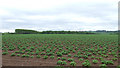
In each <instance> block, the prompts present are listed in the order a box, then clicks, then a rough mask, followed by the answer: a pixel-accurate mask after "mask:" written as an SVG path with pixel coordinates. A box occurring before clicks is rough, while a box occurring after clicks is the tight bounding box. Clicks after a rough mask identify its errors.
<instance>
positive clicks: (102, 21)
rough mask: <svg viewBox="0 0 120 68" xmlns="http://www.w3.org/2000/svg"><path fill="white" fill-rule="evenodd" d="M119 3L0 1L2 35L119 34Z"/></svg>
mask: <svg viewBox="0 0 120 68" xmlns="http://www.w3.org/2000/svg"><path fill="white" fill-rule="evenodd" d="M118 2H119V1H118V0H1V1H0V25H1V27H0V32H14V30H15V29H32V30H37V31H45V30H71V31H73V30H75V31H85V30H87V31H88V30H92V31H94V30H118Z"/></svg>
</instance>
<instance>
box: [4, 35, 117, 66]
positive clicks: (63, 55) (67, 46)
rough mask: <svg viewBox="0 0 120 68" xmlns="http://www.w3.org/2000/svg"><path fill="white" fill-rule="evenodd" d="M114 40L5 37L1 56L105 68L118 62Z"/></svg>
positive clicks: (114, 37)
mask: <svg viewBox="0 0 120 68" xmlns="http://www.w3.org/2000/svg"><path fill="white" fill-rule="evenodd" d="M117 37H118V36H117V35H95V34H94V35H84V34H83V35H82V34H53V35H52V34H7V35H3V36H2V40H3V41H2V43H3V44H2V51H3V52H2V55H3V56H6V55H8V56H10V57H14V56H17V57H21V58H29V59H33V58H37V59H43V60H45V61H47V60H50V61H51V62H52V61H54V60H57V62H55V63H57V64H58V65H72V66H75V65H79V64H80V65H81V66H87V67H89V66H91V65H95V64H99V66H101V67H106V66H107V65H114V64H115V63H117V62H118V57H119V55H118V54H119V53H117V52H118V40H117ZM108 58H109V59H108ZM90 60H91V62H90ZM76 61H77V62H76ZM57 64H56V65H57Z"/></svg>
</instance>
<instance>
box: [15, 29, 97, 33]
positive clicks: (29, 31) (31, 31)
mask: <svg viewBox="0 0 120 68" xmlns="http://www.w3.org/2000/svg"><path fill="white" fill-rule="evenodd" d="M14 34H95V33H93V32H87V31H42V32H38V31H35V30H26V29H15V33H14Z"/></svg>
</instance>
